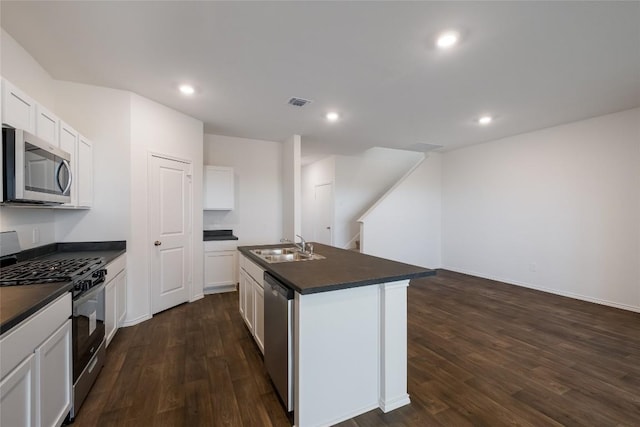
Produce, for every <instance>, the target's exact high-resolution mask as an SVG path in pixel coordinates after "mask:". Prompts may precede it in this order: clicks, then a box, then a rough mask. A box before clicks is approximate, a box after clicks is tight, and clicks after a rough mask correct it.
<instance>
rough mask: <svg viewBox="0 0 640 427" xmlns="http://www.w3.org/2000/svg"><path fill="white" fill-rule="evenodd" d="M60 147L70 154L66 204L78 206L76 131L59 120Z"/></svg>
mask: <svg viewBox="0 0 640 427" xmlns="http://www.w3.org/2000/svg"><path fill="white" fill-rule="evenodd" d="M59 134H60V148H61V149H62V150H64V151H66V152H67V153H69V154H71V161H70V162H69V163H71V202H69V203H66V204H65V205H66V206H78V175H77V171H78V167H77V164H78V163H77V161H76V160H77V158H78V156H77V151H78V135H79V134H78V132H77V131H76V130H75V129H74V128H72V127H71V126H69V125H68V124H66V123H65V122H63V121H61V122H60V131H59Z"/></svg>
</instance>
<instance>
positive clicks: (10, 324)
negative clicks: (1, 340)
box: [0, 282, 73, 337]
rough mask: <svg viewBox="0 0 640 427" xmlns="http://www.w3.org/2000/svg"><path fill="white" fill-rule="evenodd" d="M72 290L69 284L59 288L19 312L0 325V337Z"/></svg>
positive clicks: (70, 283) (71, 285)
mask: <svg viewBox="0 0 640 427" xmlns="http://www.w3.org/2000/svg"><path fill="white" fill-rule="evenodd" d="M72 288H73V283H72V282H69V283H67V284H65V285H62V286H60V288H59V289H57V290H55V291H53V292H51V293H50V294H48V295H47V296H46V297H44V298H42V299H41V300H40V301H38V302H36V303H35V304H33V305H32V306H31V307H29V308H28V309H27V310H25V311H23V312H21V313H20V314H18V315H16V316H14V317H13V318H11V319H9V320H6V321H5V322H4V323H3V324H1V325H0V337H1V336H2V335H4V334H5V333H6V332H9V331H11V330H12V329H13V328H14V327H16V326H18V325H19V324H20V323H22V322H23V321H24V320H27V319H28V318H29V317H31V315H33V314H35V313H37V312H38V311H40V310H41V309H43V308H44V307H46V306H47V305H48V304H49V303H51V302H53V301H55V300H56V299H57V298H58V297H59V296H60V295H63V294H65V293H67V292H69V291H71V289H72Z"/></svg>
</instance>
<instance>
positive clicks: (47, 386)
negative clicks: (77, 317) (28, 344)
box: [35, 320, 73, 427]
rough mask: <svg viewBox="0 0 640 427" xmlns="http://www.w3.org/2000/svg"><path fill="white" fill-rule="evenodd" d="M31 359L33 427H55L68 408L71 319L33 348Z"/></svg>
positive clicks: (70, 386)
mask: <svg viewBox="0 0 640 427" xmlns="http://www.w3.org/2000/svg"><path fill="white" fill-rule="evenodd" d="M35 357H36V425H37V426H41V427H54V426H59V425H61V424H62V422H63V421H64V419H65V418H66V416H67V414H68V413H69V408H71V390H72V387H73V372H72V370H71V363H68V361H69V360H71V358H72V354H71V320H67V322H66V323H65V324H64V325H62V326H61V327H60V329H58V330H57V331H56V332H55V333H54V334H53V335H51V336H50V337H49V339H47V340H46V341H45V342H44V343H43V344H42V345H41V346H40V347H38V348H37V349H36V351H35Z"/></svg>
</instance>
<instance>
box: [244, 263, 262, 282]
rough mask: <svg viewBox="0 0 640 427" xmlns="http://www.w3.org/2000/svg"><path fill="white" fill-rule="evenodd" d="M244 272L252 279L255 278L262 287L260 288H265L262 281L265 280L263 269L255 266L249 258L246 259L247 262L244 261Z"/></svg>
mask: <svg viewBox="0 0 640 427" xmlns="http://www.w3.org/2000/svg"><path fill="white" fill-rule="evenodd" d="M244 270H245V271H246V272H247V273H248V274H249V275H250V276H251V277H253V279H254V280H255V281H256V282H258V285H260V287H264V285H263V284H262V280H263V278H264V270H263V269H262V267H260V266H258V264H255V263H254V262H253V261H251V260H250V259H249V258H245V260H244Z"/></svg>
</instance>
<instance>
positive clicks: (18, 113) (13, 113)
mask: <svg viewBox="0 0 640 427" xmlns="http://www.w3.org/2000/svg"><path fill="white" fill-rule="evenodd" d="M1 83H2V108H1V111H0V114H1V115H2V123H3V124H6V125H9V126H11V127H14V128H16V129H24V130H26V131H28V132H31V133H33V134H36V135H37V136H39V137H40V138H42V139H43V140H45V141H47V142H49V143H50V144H52V145H55V146H56V147H60V148H61V149H62V150H64V151H66V152H68V153H69V154H70V155H71V159H70V163H71V176H72V182H71V190H70V191H71V202H69V203H65V204H63V205H60V206H58V207H60V208H66V209H68V208H91V207H92V206H93V143H92V142H91V141H90V140H88V139H87V138H85V137H83V136H82V135H80V134H79V133H78V132H77V131H76V130H75V129H74V128H73V127H71V126H69V125H68V124H67V123H65V122H63V121H62V120H60V119H59V118H58V117H57V116H56V115H55V114H53V113H52V112H51V111H49V110H47V109H46V108H45V107H44V106H42V105H40V104H38V103H37V102H35V101H34V100H33V99H31V98H30V97H29V96H28V95H27V94H25V93H24V92H22V91H21V90H20V89H19V88H17V87H15V86H14V85H13V84H11V83H10V82H8V81H6V80H4V79H2V81H1Z"/></svg>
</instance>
